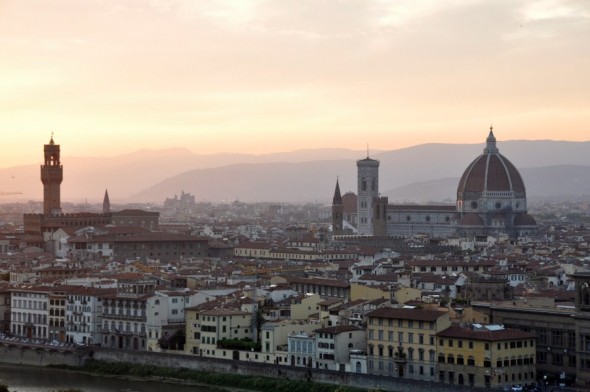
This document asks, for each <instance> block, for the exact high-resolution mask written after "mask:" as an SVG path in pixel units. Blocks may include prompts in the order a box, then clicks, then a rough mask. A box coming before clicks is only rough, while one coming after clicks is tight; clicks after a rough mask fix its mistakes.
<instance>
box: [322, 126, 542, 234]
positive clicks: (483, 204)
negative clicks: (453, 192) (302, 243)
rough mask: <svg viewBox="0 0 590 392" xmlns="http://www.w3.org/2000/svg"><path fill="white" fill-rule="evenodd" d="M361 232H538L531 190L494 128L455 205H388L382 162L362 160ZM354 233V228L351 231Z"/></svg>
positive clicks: (336, 217)
mask: <svg viewBox="0 0 590 392" xmlns="http://www.w3.org/2000/svg"><path fill="white" fill-rule="evenodd" d="M357 192H358V193H357V205H356V207H357V208H356V222H355V223H356V234H357V235H364V236H376V237H386V236H395V237H410V236H412V235H414V234H428V235H431V236H435V237H449V236H453V235H459V236H462V237H481V236H487V235H494V236H498V235H502V234H503V235H507V236H509V237H510V238H517V237H519V236H522V235H528V234H534V233H535V232H536V230H537V223H536V221H535V219H534V218H533V217H532V216H530V215H529V214H528V213H527V200H526V190H525V186H524V182H523V180H522V177H521V175H520V173H519V172H518V170H517V169H516V167H515V166H514V165H513V164H512V163H511V162H510V161H509V160H508V159H507V158H506V157H505V156H503V155H502V154H500V152H499V150H498V147H497V146H496V138H495V137H494V132H493V129H492V128H490V132H489V135H488V138H487V139H486V145H485V148H484V150H483V153H482V154H481V155H479V156H478V157H477V158H475V160H473V162H471V163H470V164H469V165H468V166H467V168H466V169H465V171H464V172H463V175H462V176H461V179H460V181H459V185H458V187H457V202H456V204H455V205H454V206H452V205H418V204H389V200H388V198H387V197H381V196H380V195H379V161H378V160H375V159H371V158H369V157H368V156H367V158H365V159H361V160H359V161H357ZM345 212H346V211H344V208H343V203H342V196H341V195H340V187H339V184H338V182H337V183H336V191H335V194H334V199H333V202H332V226H333V233H334V235H342V234H347V231H346V230H345V229H344V227H345V226H346V225H345V222H344V221H343V219H344V216H347V214H346V213H345ZM348 233H350V231H348Z"/></svg>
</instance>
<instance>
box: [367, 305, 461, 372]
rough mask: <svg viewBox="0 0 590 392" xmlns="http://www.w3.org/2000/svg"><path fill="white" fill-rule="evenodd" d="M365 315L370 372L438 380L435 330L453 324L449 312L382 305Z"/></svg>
mask: <svg viewBox="0 0 590 392" xmlns="http://www.w3.org/2000/svg"><path fill="white" fill-rule="evenodd" d="M366 319H367V322H368V324H367V372H368V373H369V374H376V375H383V376H390V377H403V378H411V379H419V380H424V381H434V380H436V334H437V333H438V332H440V331H442V330H444V329H446V328H448V327H450V325H451V321H450V319H449V314H448V313H447V312H441V311H436V310H423V309H407V308H402V309H400V308H379V309H376V310H374V311H372V312H370V313H368V314H367V315H366Z"/></svg>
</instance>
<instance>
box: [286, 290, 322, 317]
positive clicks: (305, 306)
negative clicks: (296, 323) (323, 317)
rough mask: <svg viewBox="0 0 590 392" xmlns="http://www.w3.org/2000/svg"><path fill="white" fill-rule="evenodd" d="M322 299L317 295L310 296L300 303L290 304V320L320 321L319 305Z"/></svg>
mask: <svg viewBox="0 0 590 392" xmlns="http://www.w3.org/2000/svg"><path fill="white" fill-rule="evenodd" d="M323 301H324V300H323V298H322V297H320V296H319V295H317V294H316V295H310V296H307V297H305V298H303V299H301V300H300V301H297V302H294V303H292V304H291V319H293V320H308V319H310V318H313V319H315V320H316V321H318V322H319V321H320V305H319V304H320V303H321V302H323Z"/></svg>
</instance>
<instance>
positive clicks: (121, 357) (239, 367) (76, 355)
mask: <svg viewBox="0 0 590 392" xmlns="http://www.w3.org/2000/svg"><path fill="white" fill-rule="evenodd" d="M92 360H98V361H104V362H109V363H131V364H135V365H147V366H156V367H167V368H186V369H191V370H197V371H204V372H213V373H222V374H226V373H229V374H239V375H245V376H260V377H275V378H284V379H288V380H292V381H300V382H319V383H329V384H334V385H341V386H344V387H345V386H350V387H357V388H363V389H367V390H382V391H396V392H419V391H430V392H452V391H476V390H479V389H478V388H468V387H461V386H458V385H445V384H437V383H427V382H423V381H419V380H408V379H400V378H393V377H383V376H375V375H368V374H360V373H347V372H337V371H330V370H322V369H311V368H303V367H295V366H284V365H275V364H264V363H258V362H245V361H236V360H225V359H214V358H204V357H198V356H190V355H182V354H168V353H154V352H145V351H127V350H117V349H108V348H100V347H96V348H88V347H80V348H73V349H71V350H64V351H58V350H47V349H41V348H35V347H26V346H18V347H17V346H3V345H0V362H4V363H9V364H22V365H32V366H48V365H69V366H84V364H85V363H87V362H88V361H92Z"/></svg>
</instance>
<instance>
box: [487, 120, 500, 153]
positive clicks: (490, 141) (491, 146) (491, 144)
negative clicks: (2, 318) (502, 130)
mask: <svg viewBox="0 0 590 392" xmlns="http://www.w3.org/2000/svg"><path fill="white" fill-rule="evenodd" d="M483 153H484V154H497V153H498V148H497V147H496V137H495V136H494V127H493V126H491V125H490V133H489V135H488V138H487V139H486V148H485V149H484V150H483Z"/></svg>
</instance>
